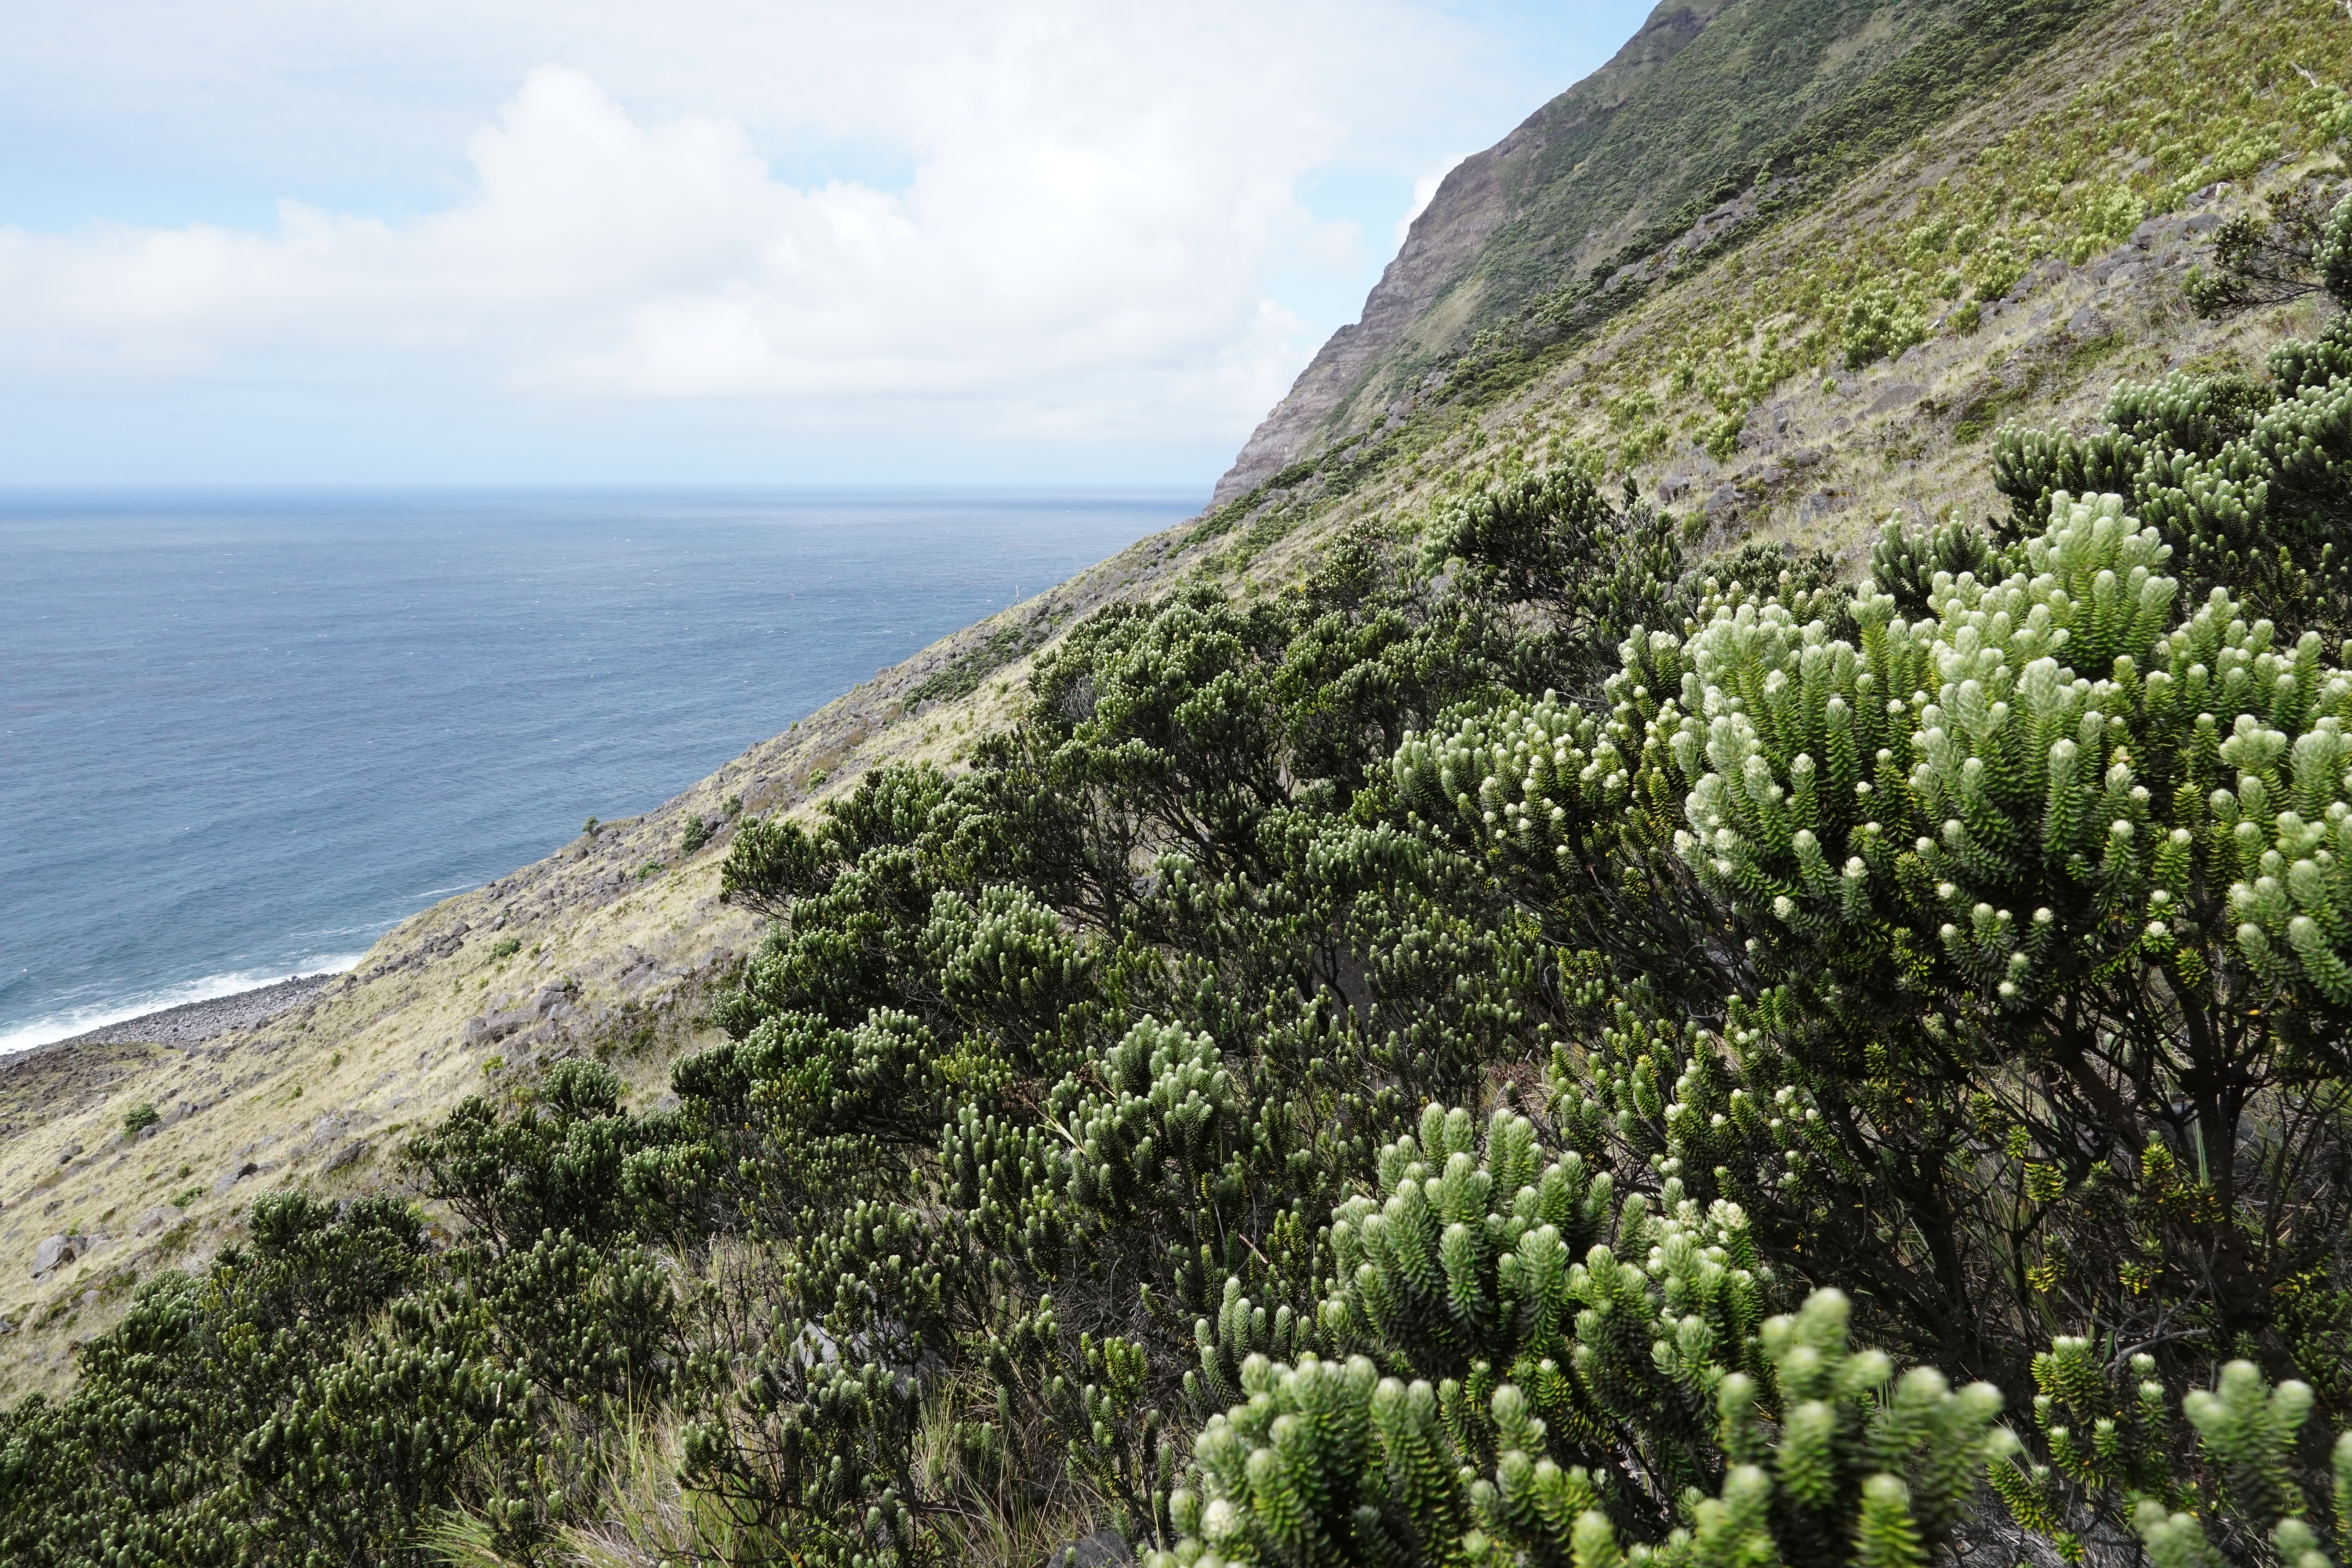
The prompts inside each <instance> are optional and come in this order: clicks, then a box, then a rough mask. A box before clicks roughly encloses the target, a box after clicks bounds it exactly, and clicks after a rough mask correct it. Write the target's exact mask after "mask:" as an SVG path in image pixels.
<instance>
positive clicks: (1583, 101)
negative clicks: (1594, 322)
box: [1215, 0, 2068, 505]
mask: <svg viewBox="0 0 2352 1568" xmlns="http://www.w3.org/2000/svg"><path fill="white" fill-rule="evenodd" d="M1992 8H1994V7H1993V6H1992V5H1990V4H1989V0H1664V3H1662V4H1661V5H1659V6H1658V7H1657V9H1655V10H1654V11H1653V12H1652V13H1651V14H1650V16H1649V19H1648V20H1647V21H1646V22H1644V23H1643V26H1642V29H1641V31H1639V32H1638V33H1636V34H1634V36H1633V38H1632V39H1630V40H1629V41H1628V42H1627V43H1626V45H1625V47H1623V48H1622V49H1620V50H1619V51H1618V52H1617V55H1616V57H1615V58H1612V60H1610V62H1609V63H1608V64H1607V65H1605V66H1603V67H1601V68H1600V69H1599V70H1597V71H1595V72H1593V73H1592V75H1591V76H1589V77H1587V78H1586V79H1583V80H1582V81H1580V82H1578V83H1577V84H1576V85H1575V86H1573V87H1571V88H1570V89H1568V90H1567V91H1566V92H1563V93H1561V94H1560V95H1559V97H1558V98H1556V99H1554V100H1551V101H1550V102H1549V103H1548V104H1546V105H1544V106H1543V107H1542V108H1541V109H1539V110H1537V111H1536V112H1535V113H1534V114H1532V115H1530V116H1528V119H1527V120H1526V121H1524V122H1523V123H1521V124H1520V125H1519V126H1518V128H1517V130H1515V131H1513V132H1511V133H1510V134H1509V135H1508V136H1507V137H1505V138H1504V139H1503V140H1502V141H1501V142H1497V143H1496V144H1495V145H1494V146H1493V147H1491V148H1489V149H1487V150H1486V152H1484V153H1478V154H1476V155H1475V156H1474V157H1471V158H1467V159H1465V160H1464V161H1463V162H1462V163H1460V164H1459V165H1457V166H1456V167H1455V168H1454V171H1453V172H1452V173H1451V174H1448V175H1447V176H1446V177H1445V180H1444V183H1443V184H1440V186H1439V187H1438V190H1437V194H1436V195H1435V197H1434V198H1433V200H1432V201H1431V202H1430V205H1429V207H1428V209H1427V210H1426V211H1424V212H1423V214H1422V215H1421V216H1420V217H1418V218H1417V219H1415V220H1414V222H1413V224H1412V229H1411V232H1410V233H1409V234H1408V236H1407V237H1406V239H1405V243H1404V247H1403V248H1402V250H1401V251H1399V252H1398V254H1397V257H1396V259H1395V260H1393V261H1391V263H1390V264H1389V266H1388V268H1387V270H1386V271H1385V272H1383V273H1382V274H1381V280H1380V282H1379V283H1378V285H1376V286H1375V287H1374V288H1373V289H1372V291H1371V293H1370V296H1369V297H1368V298H1367V299H1366V300H1365V301H1364V310H1363V315H1362V318H1361V319H1360V321H1356V322H1354V323H1352V324H1350V325H1349V326H1345V327H1341V328H1340V329H1339V331H1337V332H1334V333H1333V334H1332V335H1331V339H1330V341H1329V342H1326V343H1325V344H1324V345H1323V347H1322V349H1321V351H1320V352H1319V353H1317V354H1316V356H1315V358H1314V360H1313V362H1312V363H1309V364H1308V365H1307V369H1306V371H1305V372H1304V373H1303V374H1300V376H1299V378H1298V380H1297V384H1295V385H1293V386H1292V388H1291V390H1290V393H1289V395H1287V396H1286V397H1285V398H1284V399H1283V400H1282V402H1281V403H1280V404H1278V405H1276V407H1275V409H1274V411H1273V412H1272V413H1270V414H1268V415H1267V416H1266V417H1265V422H1264V423H1263V424H1261V425H1260V426H1258V427H1257V430H1256V431H1255V434H1253V435H1252V436H1251V437H1250V438H1249V441H1248V443H1247V445H1245V446H1244V447H1243V448H1242V451H1241V455H1240V457H1238V458H1236V459H1235V460H1234V466H1233V468H1231V469H1229V470H1228V471H1227V472H1226V474H1225V476H1224V478H1223V479H1221V480H1220V481H1219V482H1218V485H1217V489H1216V495H1215V504H1219V505H1222V504H1223V503H1224V502H1225V501H1228V500H1233V499H1234V497H1236V496H1240V495H1243V494H1245V493H1246V492H1248V491H1249V490H1251V489H1255V488H1256V487H1257V486H1258V485H1260V484H1263V483H1264V482H1265V480H1266V479H1269V478H1271V477H1273V476H1274V475H1275V474H1276V473H1278V472H1280V471H1281V470H1282V469H1283V468H1286V467H1288V466H1289V465H1290V464H1292V463H1295V462H1297V461H1298V460H1299V459H1300V458H1306V457H1310V456H1312V455H1313V454H1314V453H1316V452H1317V451H1318V450H1320V449H1321V448H1322V447H1325V446H1327V445H1328V444H1329V443H1330V442H1331V441H1332V440H1334V439H1336V438H1339V437H1344V436H1346V435H1349V434H1351V433H1353V432H1355V431H1358V430H1361V429H1365V428H1367V427H1369V426H1372V425H1374V424H1377V423H1378V422H1379V421H1380V420H1381V418H1382V417H1384V416H1386V415H1387V414H1388V413H1389V412H1390V411H1391V407H1392V406H1393V405H1394V404H1395V402H1396V400H1397V399H1399V398H1400V396H1402V395H1405V394H1407V393H1409V392H1410V391H1411V389H1412V387H1413V386H1414V385H1415V384H1418V383H1419V382H1420V381H1421V380H1422V379H1423V377H1424V376H1425V375H1427V374H1428V373H1429V371H1430V370H1431V369H1432V368H1433V366H1434V365H1435V364H1436V363H1439V362H1440V361H1442V359H1443V358H1444V356H1446V355H1447V354H1449V353H1453V352H1454V351H1456V350H1458V349H1460V348H1461V347H1462V346H1463V345H1464V344H1465V343H1466V342H1468V340H1469V339H1470V337H1471V336H1472V335H1473V334H1474V333H1475V331H1477V330H1478V329H1479V328H1480V327H1482V326H1485V325H1486V324H1488V323H1490V322H1493V321H1498V320H1503V319H1507V318H1510V317H1515V316H1517V315H1520V314H1522V313H1524V312H1525V311H1528V310H1531V309H1533V308H1534V307H1535V305H1536V304H1537V303H1538V302H1539V301H1541V300H1544V299H1545V298H1546V297H1547V296H1550V295H1553V294H1554V293H1555V292H1556V291H1558V290H1559V289H1562V288H1564V287H1570V286H1573V285H1575V284H1577V283H1578V282H1579V281H1580V280H1582V279H1587V278H1589V276H1590V273H1591V269H1592V268H1596V267H1599V268H1602V269H1603V271H1604V273H1605V272H1607V271H1609V270H1612V269H1613V268H1616V267H1618V266H1621V265H1636V264H1638V263H1639V262H1641V261H1642V260H1643V258H1645V257H1647V256H1648V255H1650V254H1651V253H1654V252H1660V251H1664V250H1665V249H1667V248H1668V247H1672V246H1673V245H1674V244H1675V241H1676V240H1677V239H1680V238H1683V237H1685V230H1686V229H1687V228H1688V227H1689V226H1691V225H1692V224H1698V225H1702V226H1703V225H1704V224H1705V222H1706V217H1705V214H1706V209H1707V208H1709V207H1714V206H1723V207H1726V208H1728V207H1731V206H1736V205H1738V204H1739V201H1740V198H1741V196H1742V193H1743V191H1751V189H1752V186H1753V183H1754V181H1755V180H1756V178H1757V176H1758V174H1759V170H1762V169H1768V168H1769V169H1774V170H1775V171H1776V173H1778V174H1779V175H1780V188H1781V189H1782V190H1783V191H1784V192H1785V191H1786V190H1787V189H1788V188H1789V182H1788V179H1787V171H1786V170H1785V169H1783V168H1781V167H1780V166H1781V165H1783V164H1788V163H1794V162H1797V161H1799V160H1798V156H1797V155H1798V154H1800V153H1801V151H1802V150H1803V148H1804V137H1805V132H1806V129H1807V128H1808V126H1809V125H1822V124H1828V123H1832V122H1838V121H1845V123H1842V124H1840V125H1839V127H1838V130H1837V132H1836V135H1837V136H1838V137H1839V138H1840V139H1842V140H1843V141H1844V142H1849V143H1850V142H1853V141H1854V140H1855V134H1854V128H1853V124H1852V123H1851V122H1852V121H1853V120H1854V119H1856V118H1857V115H1858V111H1859V113H1860V115H1861V117H1865V118H1866V117H1867V115H1868V112H1869V106H1870V104H1871V101H1872V100H1873V97H1874V94H1875V95H1877V96H1881V97H1884V96H1886V95H1887V94H1889V93H1890V91H1891V92H1893V93H1894V94H1895V96H1897V97H1906V96H1907V97H1909V98H1913V99H1916V97H1917V96H1918V89H1916V87H1913V88H1911V89H1909V90H1908V91H1907V92H1906V88H1905V84H1903V83H1901V82H1900V80H1899V68H1900V65H1901V62H1902V61H1903V59H1904V58H1905V57H1906V56H1907V55H1909V54H1910V53H1911V52H1912V51H1913V50H1914V49H1915V48H1916V47H1917V46H1918V45H1919V44H1920V43H1922V42H1925V41H1927V40H1929V39H1931V38H1934V37H1937V36H1938V35H1939V34H1942V33H1944V32H1946V31H1948V29H1950V28H1952V27H1954V26H1975V25H1978V24H1979V21H1980V18H1979V16H1977V15H1976V14H1977V13H1980V12H1986V11H1988V10H1989V9H1992ZM2067 8H2068V7H2066V6H2053V10H2059V9H2067ZM1751 202H1752V196H1751Z"/></svg>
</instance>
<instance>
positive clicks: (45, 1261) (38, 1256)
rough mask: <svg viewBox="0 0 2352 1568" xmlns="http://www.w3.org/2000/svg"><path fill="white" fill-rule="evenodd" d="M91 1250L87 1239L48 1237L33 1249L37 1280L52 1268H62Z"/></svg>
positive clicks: (34, 1269)
mask: <svg viewBox="0 0 2352 1568" xmlns="http://www.w3.org/2000/svg"><path fill="white" fill-rule="evenodd" d="M88 1250H89V1238H88V1237H79V1236H64V1235H58V1236H47V1237H42V1238H41V1242H40V1245H39V1246H37V1247H34V1248H33V1273H34V1275H35V1277H36V1278H37V1277H39V1276H41V1275H43V1274H47V1272H48V1271H49V1270H50V1269H52V1268H61V1267H63V1266H64V1265H66V1264H68V1263H71V1262H72V1261H73V1260H74V1259H75V1258H79V1257H80V1256H81V1255H82V1254H83V1253H84V1252H86V1251H88Z"/></svg>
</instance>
